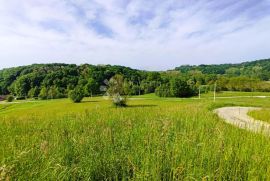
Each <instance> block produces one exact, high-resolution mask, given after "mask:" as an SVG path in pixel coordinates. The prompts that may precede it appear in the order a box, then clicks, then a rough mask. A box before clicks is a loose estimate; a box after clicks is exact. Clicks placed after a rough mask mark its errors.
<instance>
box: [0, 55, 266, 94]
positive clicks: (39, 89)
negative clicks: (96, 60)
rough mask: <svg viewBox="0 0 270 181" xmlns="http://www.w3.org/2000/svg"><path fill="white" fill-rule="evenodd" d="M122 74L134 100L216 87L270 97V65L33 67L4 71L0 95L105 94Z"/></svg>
mask: <svg viewBox="0 0 270 181" xmlns="http://www.w3.org/2000/svg"><path fill="white" fill-rule="evenodd" d="M116 74H121V75H122V76H123V77H124V81H125V82H126V83H127V84H126V85H128V90H129V94H130V95H138V94H145V93H153V92H155V93H156V94H157V95H159V96H163V97H189V96H193V95H196V94H197V93H198V88H199V87H201V85H205V86H206V87H208V89H209V90H211V89H212V88H211V86H212V85H213V84H214V83H217V85H218V87H217V89H218V90H221V91H222V90H234V91H270V83H269V80H270V59H268V60H259V61H254V62H245V63H241V64H223V65H200V66H181V67H178V68H176V69H175V70H174V71H163V72H153V71H142V70H136V69H132V68H129V67H124V66H116V65H114V66H112V65H89V64H83V65H75V64H57V63H56V64H33V65H28V66H20V67H14V68H7V69H3V70H0V95H13V96H15V97H16V98H17V99H20V98H22V99H25V98H40V99H53V98H64V97H67V96H68V94H69V92H70V91H72V90H75V89H79V90H82V91H83V94H84V96H90V95H100V94H103V93H104V92H103V90H102V89H101V88H102V87H104V86H107V85H106V80H110V79H111V78H112V77H113V76H114V75H116ZM267 81H268V82H267Z"/></svg>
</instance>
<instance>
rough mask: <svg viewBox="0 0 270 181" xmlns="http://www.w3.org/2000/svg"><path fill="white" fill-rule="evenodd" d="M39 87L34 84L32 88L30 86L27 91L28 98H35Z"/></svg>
mask: <svg viewBox="0 0 270 181" xmlns="http://www.w3.org/2000/svg"><path fill="white" fill-rule="evenodd" d="M39 92H40V90H39V88H38V87H37V86H36V87H34V88H31V89H30V90H29V92H28V97H29V98H37V97H38V96H39Z"/></svg>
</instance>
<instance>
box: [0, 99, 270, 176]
mask: <svg viewBox="0 0 270 181" xmlns="http://www.w3.org/2000/svg"><path fill="white" fill-rule="evenodd" d="M248 100H249V99H246V100H243V99H239V100H234V101H236V103H235V104H247V105H250V104H252V105H263V104H265V102H267V101H268V102H269V99H267V100H265V99H256V101H253V102H252V103H249V102H250V101H248ZM94 101H95V102H94ZM225 101H227V102H225ZM225 101H222V102H219V101H217V103H212V102H211V101H207V100H201V101H198V100H179V99H178V100H176V99H175V100H172V101H169V100H167V99H166V101H165V100H163V99H156V100H132V101H130V102H129V103H130V106H129V107H127V108H113V107H112V106H111V105H110V103H109V102H107V101H103V100H101V99H100V98H95V99H94V100H93V101H92V102H85V103H81V104H72V103H69V102H68V101H66V100H59V101H48V102H40V103H25V104H20V105H14V106H13V107H12V110H10V111H8V110H4V111H2V112H1V111H0V117H1V118H0V133H1V134H0V167H1V168H0V172H1V173H0V175H1V177H0V180H1V179H3V180H4V179H6V178H9V179H16V180H194V179H196V180H197V179H199V180H249V179H250V180H268V179H270V178H269V177H270V173H269V172H270V166H269V161H270V143H269V139H268V138H266V137H264V136H262V135H259V134H254V133H250V132H247V131H245V130H240V129H238V128H235V127H232V126H230V125H227V124H226V123H223V122H222V121H220V120H219V119H218V117H217V116H216V115H215V114H213V113H212V111H211V110H209V107H215V106H220V105H223V104H229V103H230V101H229V100H225Z"/></svg>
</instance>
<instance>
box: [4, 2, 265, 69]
mask: <svg viewBox="0 0 270 181" xmlns="http://www.w3.org/2000/svg"><path fill="white" fill-rule="evenodd" d="M269 57H270V0H165V1H163V0H149V1H145V0H46V1H44V0H27V1H22V0H8V1H7V0H0V68H4V67H12V66H19V65H27V64H32V63H51V62H63V63H76V64H82V63H89V64H117V65H125V66H130V67H133V68H139V69H146V70H166V69H172V68H174V67H176V66H179V65H183V64H213V63H236V62H241V61H245V60H255V59H263V58H269Z"/></svg>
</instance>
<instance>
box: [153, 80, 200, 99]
mask: <svg viewBox="0 0 270 181" xmlns="http://www.w3.org/2000/svg"><path fill="white" fill-rule="evenodd" d="M155 93H156V95H158V96H160V97H191V96H194V95H197V88H196V87H195V86H194V85H193V83H188V82H187V81H185V80H182V79H180V78H171V79H170V81H169V82H168V83H165V84H162V85H161V86H159V87H158V88H157V89H156V91H155Z"/></svg>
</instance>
